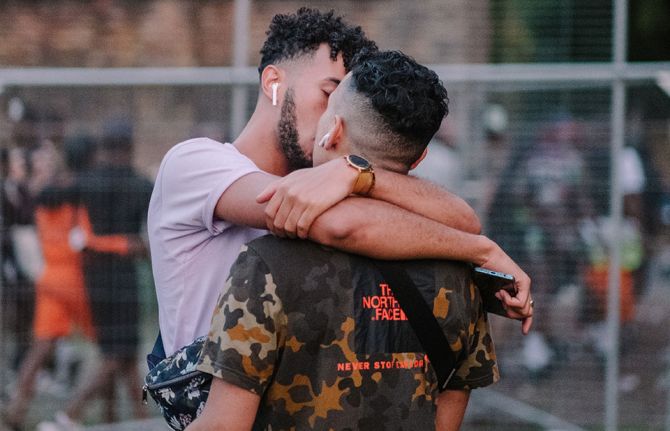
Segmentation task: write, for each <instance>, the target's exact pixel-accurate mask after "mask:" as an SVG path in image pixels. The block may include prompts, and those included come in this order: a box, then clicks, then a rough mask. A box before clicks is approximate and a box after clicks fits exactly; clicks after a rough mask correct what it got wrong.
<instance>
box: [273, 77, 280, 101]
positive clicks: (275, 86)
mask: <svg viewBox="0 0 670 431" xmlns="http://www.w3.org/2000/svg"><path fill="white" fill-rule="evenodd" d="M277 87H279V84H278V83H276V82H273V83H272V106H277Z"/></svg>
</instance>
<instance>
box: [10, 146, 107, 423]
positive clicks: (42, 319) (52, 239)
mask: <svg viewBox="0 0 670 431" xmlns="http://www.w3.org/2000/svg"><path fill="white" fill-rule="evenodd" d="M93 152H94V143H93V141H92V140H91V139H89V138H76V139H72V140H69V141H68V142H66V144H65V159H66V168H64V169H60V172H58V173H57V174H56V175H55V177H54V178H53V179H52V182H51V184H50V185H49V186H47V187H46V188H45V189H44V190H43V191H42V192H41V193H40V195H39V197H38V200H37V205H36V210H35V224H36V227H37V230H38V234H39V239H40V244H41V248H42V254H43V258H44V268H43V271H42V273H41V274H40V276H39V278H38V279H37V281H36V285H35V315H34V321H33V342H32V345H31V347H30V349H29V351H28V353H27V354H26V358H25V360H24V361H23V363H22V365H21V368H20V370H19V376H18V380H17V384H16V386H17V388H16V392H15V395H14V397H13V398H12V400H11V401H10V403H9V406H8V408H7V410H6V411H5V414H4V416H5V417H4V421H5V423H6V424H7V425H8V426H9V427H10V428H20V427H21V425H22V423H23V421H24V418H25V415H26V412H27V410H28V407H29V405H30V401H31V400H32V398H33V396H34V392H35V390H34V386H35V378H36V376H37V373H38V372H39V370H40V369H41V368H42V367H43V366H44V365H45V363H46V362H47V361H48V360H49V359H50V358H51V357H52V355H53V353H54V349H55V347H56V342H57V341H58V340H59V339H61V338H63V337H67V336H69V335H71V334H72V333H73V332H74V331H75V329H77V328H79V329H80V330H81V331H82V332H83V334H84V335H85V336H86V337H87V338H89V339H91V340H93V339H94V338H95V331H94V328H93V323H92V319H91V309H90V306H89V302H88V297H87V294H86V289H85V286H84V275H83V271H82V258H81V253H80V252H79V251H78V250H76V249H73V248H72V247H71V246H70V239H71V236H72V232H74V231H76V227H77V226H78V219H79V217H80V216H79V213H80V210H79V204H78V197H77V193H76V190H75V188H74V187H73V185H74V181H75V178H76V175H77V173H78V172H81V171H82V170H83V169H85V168H86V167H88V164H89V161H90V160H91V158H92V155H93Z"/></svg>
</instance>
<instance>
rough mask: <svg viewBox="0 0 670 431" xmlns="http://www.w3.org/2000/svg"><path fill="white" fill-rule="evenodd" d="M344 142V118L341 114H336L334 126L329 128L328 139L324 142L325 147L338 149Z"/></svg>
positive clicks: (331, 149)
mask: <svg viewBox="0 0 670 431" xmlns="http://www.w3.org/2000/svg"><path fill="white" fill-rule="evenodd" d="M343 142H344V120H343V119H342V117H340V116H339V115H335V121H334V124H333V127H331V128H330V130H328V139H326V142H324V145H323V148H325V149H326V150H328V151H337V150H338V149H339V148H340V147H341V146H342V144H343Z"/></svg>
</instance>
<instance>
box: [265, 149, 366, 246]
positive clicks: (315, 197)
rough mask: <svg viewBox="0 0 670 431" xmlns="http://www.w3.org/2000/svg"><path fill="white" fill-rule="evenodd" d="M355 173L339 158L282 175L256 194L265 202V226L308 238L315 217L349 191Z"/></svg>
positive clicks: (348, 193)
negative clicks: (282, 176)
mask: <svg viewBox="0 0 670 431" xmlns="http://www.w3.org/2000/svg"><path fill="white" fill-rule="evenodd" d="M357 177H358V173H357V172H356V170H354V169H351V167H349V166H348V165H347V163H346V162H345V161H344V159H342V158H339V157H338V158H337V159H335V160H331V161H329V162H328V163H324V164H323V165H320V166H317V167H315V168H311V169H300V170H297V171H294V172H292V173H290V174H289V175H287V176H285V177H284V178H281V179H279V180H277V181H275V182H273V183H271V184H270V185H269V186H268V187H266V188H265V190H263V191H262V192H261V194H260V195H258V196H257V197H256V201H257V202H258V203H261V204H262V203H264V202H267V206H266V207H265V216H266V223H267V227H268V229H269V230H270V231H271V232H272V233H274V234H275V235H277V236H280V237H284V236H288V237H289V238H295V237H296V236H297V237H299V238H303V239H304V238H307V236H308V234H309V229H310V227H311V226H312V223H313V222H314V220H316V218H317V217H319V216H320V215H321V214H323V213H324V212H325V211H326V210H327V209H328V208H330V207H332V206H333V205H335V204H337V203H338V202H340V201H341V200H343V199H344V198H346V197H347V196H349V195H350V194H351V191H352V190H353V187H354V183H355V182H356V178H357Z"/></svg>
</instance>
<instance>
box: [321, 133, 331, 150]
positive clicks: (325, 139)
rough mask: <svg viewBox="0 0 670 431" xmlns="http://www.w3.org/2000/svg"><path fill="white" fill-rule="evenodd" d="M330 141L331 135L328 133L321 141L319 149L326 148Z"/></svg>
mask: <svg viewBox="0 0 670 431" xmlns="http://www.w3.org/2000/svg"><path fill="white" fill-rule="evenodd" d="M328 139H330V133H326V134H325V135H323V138H321V140H320V141H319V147H322V148H323V147H325V146H326V142H327V141H328Z"/></svg>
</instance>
